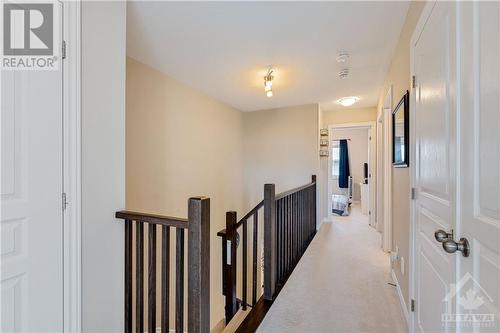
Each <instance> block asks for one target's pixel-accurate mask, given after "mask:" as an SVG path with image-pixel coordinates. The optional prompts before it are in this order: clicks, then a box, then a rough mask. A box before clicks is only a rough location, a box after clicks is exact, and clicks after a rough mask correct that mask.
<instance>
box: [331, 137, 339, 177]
mask: <svg viewBox="0 0 500 333" xmlns="http://www.w3.org/2000/svg"><path fill="white" fill-rule="evenodd" d="M331 156H332V176H333V177H334V178H336V177H338V176H339V164H340V146H339V140H333V141H332V155H331Z"/></svg>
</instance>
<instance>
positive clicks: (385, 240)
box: [381, 85, 392, 252]
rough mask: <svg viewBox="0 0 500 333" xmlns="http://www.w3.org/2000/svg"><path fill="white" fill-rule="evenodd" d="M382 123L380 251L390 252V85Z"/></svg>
mask: <svg viewBox="0 0 500 333" xmlns="http://www.w3.org/2000/svg"><path fill="white" fill-rule="evenodd" d="M381 112H382V115H383V122H384V133H383V135H384V145H385V147H384V184H383V186H384V203H383V204H384V231H383V233H382V249H383V250H384V252H390V251H392V126H391V124H392V85H391V86H390V87H389V90H388V91H387V94H386V95H385V98H384V104H383V105H382V110H381Z"/></svg>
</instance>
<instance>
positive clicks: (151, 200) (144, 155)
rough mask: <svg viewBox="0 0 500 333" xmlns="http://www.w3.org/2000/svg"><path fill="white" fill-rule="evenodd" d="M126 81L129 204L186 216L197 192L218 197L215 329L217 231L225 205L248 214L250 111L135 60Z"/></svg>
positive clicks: (217, 283)
mask: <svg viewBox="0 0 500 333" xmlns="http://www.w3.org/2000/svg"><path fill="white" fill-rule="evenodd" d="M126 86H127V91H126V92H127V99H126V105H127V111H126V112H127V113H126V116H127V127H126V181H127V183H126V206H127V209H130V210H138V211H143V212H156V213H160V214H166V215H172V216H179V217H186V216H187V200H188V198H189V197H190V196H197V195H205V196H208V197H210V199H211V207H210V213H211V214H210V219H211V225H210V234H211V239H210V240H211V242H210V256H211V257H210V258H211V260H210V267H211V272H210V286H211V288H210V292H211V306H210V308H211V327H213V326H214V325H215V324H217V323H218V322H219V321H220V320H221V319H222V318H223V316H224V303H223V301H224V300H223V296H222V290H221V284H222V281H221V279H222V276H221V270H220V268H221V264H220V263H221V249H220V239H219V238H218V237H217V236H216V233H217V231H219V230H220V229H223V228H225V211H226V210H230V209H232V210H237V211H239V212H241V211H242V203H243V201H242V199H243V194H242V193H243V177H242V176H243V172H242V169H243V163H242V161H243V156H242V147H243V114H242V113H241V112H240V111H238V110H236V109H234V108H232V107H230V106H227V105H225V104H223V103H221V102H219V101H217V100H215V99H213V98H211V97H209V96H207V95H205V94H203V93H201V92H199V91H196V90H194V89H192V88H190V87H188V86H186V85H184V84H182V83H180V82H178V81H176V80H174V79H172V78H170V77H168V76H166V75H164V74H162V73H161V72H159V71H157V70H155V69H153V68H151V67H148V66H146V65H144V64H141V63H139V62H137V61H136V60H134V59H131V58H127V85H126ZM172 237H173V235H172ZM173 244H175V243H174V242H173V241H172V246H173ZM171 252H173V249H172V251H171ZM172 280H174V279H172ZM172 283H173V281H172ZM171 288H174V286H173V285H172V286H171ZM172 290H173V289H172ZM171 301H172V302H173V298H172V299H171ZM171 304H172V306H173V303H171Z"/></svg>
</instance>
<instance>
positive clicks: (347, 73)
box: [339, 68, 349, 80]
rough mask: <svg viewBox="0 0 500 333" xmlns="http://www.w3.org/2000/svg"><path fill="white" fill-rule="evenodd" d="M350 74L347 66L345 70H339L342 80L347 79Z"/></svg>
mask: <svg viewBox="0 0 500 333" xmlns="http://www.w3.org/2000/svg"><path fill="white" fill-rule="evenodd" d="M348 75H349V69H347V68H345V69H343V70H341V71H340V72H339V78H340V79H341V80H344V79H346V78H347V76H348Z"/></svg>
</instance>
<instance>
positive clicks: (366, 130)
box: [327, 122, 377, 228]
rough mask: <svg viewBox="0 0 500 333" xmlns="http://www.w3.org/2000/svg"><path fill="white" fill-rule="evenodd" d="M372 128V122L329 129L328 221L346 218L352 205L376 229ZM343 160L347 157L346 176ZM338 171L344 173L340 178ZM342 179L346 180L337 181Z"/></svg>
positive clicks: (373, 124)
mask: <svg viewBox="0 0 500 333" xmlns="http://www.w3.org/2000/svg"><path fill="white" fill-rule="evenodd" d="M375 128H376V127H375V122H366V123H349V124H340V125H331V126H329V141H330V142H329V147H330V156H329V159H328V168H327V170H328V184H327V186H328V205H327V206H328V215H327V216H329V217H330V218H332V217H333V216H338V215H344V216H346V215H349V209H350V206H351V205H353V204H355V205H357V206H359V208H360V211H361V212H362V214H364V215H366V216H367V220H368V224H369V225H370V226H372V227H374V228H376V227H377V226H376V219H375V213H376V207H375V193H376V192H375V191H376V186H375V181H376V175H375V170H376V166H375V160H376V137H375V136H374V134H375V133H376V129H375ZM345 150H346V151H345ZM343 154H345V155H343ZM344 158H347V165H348V170H349V175H347V174H346V173H345V170H343V169H342V167H341V160H343V159H344ZM341 170H342V171H344V174H342V175H341ZM341 177H347V178H344V179H339V178H341ZM339 180H340V182H339Z"/></svg>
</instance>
